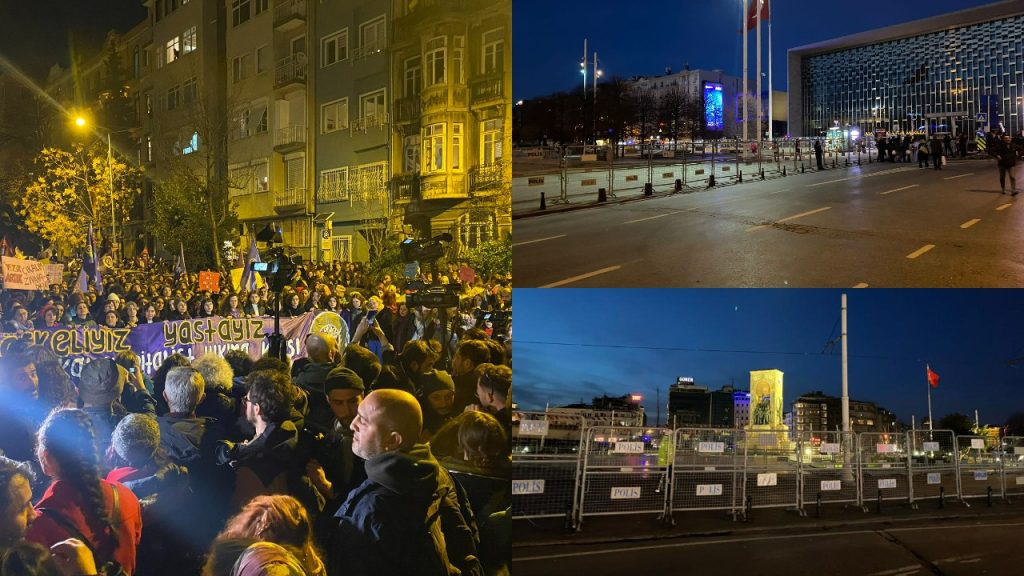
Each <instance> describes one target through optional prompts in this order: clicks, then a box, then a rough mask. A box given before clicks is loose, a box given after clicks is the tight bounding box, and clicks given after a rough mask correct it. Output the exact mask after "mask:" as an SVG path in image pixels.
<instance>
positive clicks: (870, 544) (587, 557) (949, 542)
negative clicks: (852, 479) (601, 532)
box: [512, 517, 1024, 576]
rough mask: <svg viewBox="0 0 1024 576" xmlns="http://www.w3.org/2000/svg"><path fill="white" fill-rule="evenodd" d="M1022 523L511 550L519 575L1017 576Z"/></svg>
mask: <svg viewBox="0 0 1024 576" xmlns="http://www.w3.org/2000/svg"><path fill="white" fill-rule="evenodd" d="M1021 530H1024V521H1022V519H1020V518H1015V517H1011V518H1005V517H1004V518H990V519H973V520H955V521H951V520H935V521H925V522H923V523H920V524H913V525H899V526H891V525H878V526H864V527H856V528H853V527H851V528H845V529H836V530H834V531H807V532H799V533H786V534H773V533H771V532H764V533H755V534H744V535H723V536H714V537H687V538H679V539H673V540H656V541H649V542H627V543H616V544H608V543H602V544H588V545H558V546H541V547H526V548H518V547H517V548H514V549H513V558H512V562H513V569H514V571H515V574H516V576H529V575H533V574H538V575H540V574H543V575H555V574H586V575H587V576H600V575H603V574H609V575H612V574H614V575H620V574H630V575H634V576H641V575H645V574H657V575H663V574H701V575H703V576H715V575H718V574H722V575H729V576H732V575H736V574H743V575H751V576H758V575H764V576H768V575H776V574H778V575H781V576H793V575H796V574H813V575H816V576H817V575H836V576H847V575H855V574H856V575H871V576H909V575H912V574H921V575H925V574H942V575H946V576H960V575H963V576H968V575H970V576H977V575H982V574H985V575H1002V574H1006V575H1017V574H1020V573H1021V572H1022V570H1024V547H1022V546H1020V534H1021Z"/></svg>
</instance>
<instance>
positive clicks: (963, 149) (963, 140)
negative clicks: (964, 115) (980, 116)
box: [956, 132, 967, 158]
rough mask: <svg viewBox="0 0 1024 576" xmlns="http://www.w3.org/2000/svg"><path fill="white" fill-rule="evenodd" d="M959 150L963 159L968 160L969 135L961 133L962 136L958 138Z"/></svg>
mask: <svg viewBox="0 0 1024 576" xmlns="http://www.w3.org/2000/svg"><path fill="white" fill-rule="evenodd" d="M956 145H957V148H958V149H959V152H960V157H961V158H967V133H965V132H961V133H960V136H958V137H957V144H956Z"/></svg>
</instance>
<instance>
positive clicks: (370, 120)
mask: <svg viewBox="0 0 1024 576" xmlns="http://www.w3.org/2000/svg"><path fill="white" fill-rule="evenodd" d="M387 125H388V115H387V114H374V115H373V116H366V117H364V118H356V119H355V120H353V121H352V124H350V125H349V134H350V135H354V134H355V133H356V132H366V131H368V130H370V129H372V128H386V127H387Z"/></svg>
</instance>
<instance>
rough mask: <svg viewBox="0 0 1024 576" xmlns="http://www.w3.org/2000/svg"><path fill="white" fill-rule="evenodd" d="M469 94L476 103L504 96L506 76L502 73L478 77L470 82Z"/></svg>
mask: <svg viewBox="0 0 1024 576" xmlns="http://www.w3.org/2000/svg"><path fill="white" fill-rule="evenodd" d="M469 94H470V97H471V98H472V99H473V102H474V103H478V102H481V101H484V100H493V99H501V98H504V96H505V78H504V77H502V75H501V74H500V73H499V74H488V75H487V76H483V77H480V78H476V79H474V80H472V81H470V83H469Z"/></svg>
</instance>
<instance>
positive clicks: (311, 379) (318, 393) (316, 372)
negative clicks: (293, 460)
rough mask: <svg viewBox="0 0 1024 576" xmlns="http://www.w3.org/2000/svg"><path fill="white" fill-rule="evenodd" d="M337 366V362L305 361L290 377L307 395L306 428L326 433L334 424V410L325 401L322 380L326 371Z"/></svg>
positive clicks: (325, 396)
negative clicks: (293, 375) (292, 376)
mask: <svg viewBox="0 0 1024 576" xmlns="http://www.w3.org/2000/svg"><path fill="white" fill-rule="evenodd" d="M337 366H338V364H330V363H324V364H318V363H315V362H307V363H305V364H303V365H302V367H301V368H300V369H299V372H298V374H296V375H295V377H294V378H293V379H292V381H293V382H294V383H295V385H296V386H298V387H299V388H301V389H302V390H305V392H306V396H307V397H308V401H309V410H308V411H307V412H306V419H305V426H306V429H307V430H310V431H312V432H319V433H320V434H327V433H329V432H330V431H331V428H332V427H333V426H334V412H332V411H331V406H330V404H328V403H327V395H326V394H325V393H324V381H325V380H326V379H327V373H328V372H330V371H331V370H333V369H334V368H337Z"/></svg>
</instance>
